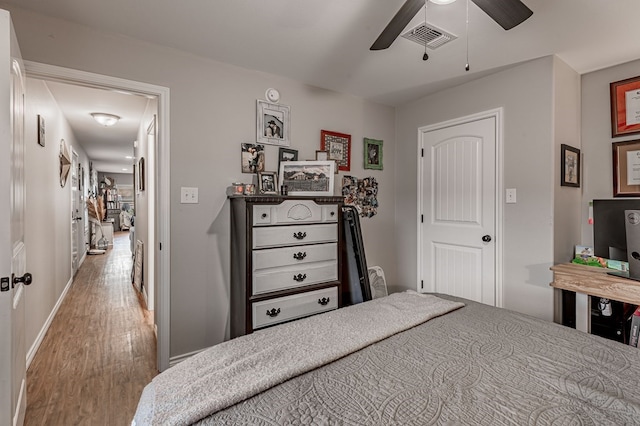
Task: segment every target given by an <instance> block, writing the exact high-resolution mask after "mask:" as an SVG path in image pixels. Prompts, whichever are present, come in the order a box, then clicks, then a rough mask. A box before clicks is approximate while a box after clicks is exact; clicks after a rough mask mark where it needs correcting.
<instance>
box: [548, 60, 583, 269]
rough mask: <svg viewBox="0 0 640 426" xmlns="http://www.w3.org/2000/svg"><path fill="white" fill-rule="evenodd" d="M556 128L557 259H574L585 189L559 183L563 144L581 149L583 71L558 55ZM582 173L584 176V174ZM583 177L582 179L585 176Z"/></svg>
mask: <svg viewBox="0 0 640 426" xmlns="http://www.w3.org/2000/svg"><path fill="white" fill-rule="evenodd" d="M553 65H554V67H553V72H554V73H553V75H554V79H553V93H554V98H553V121H554V124H553V132H554V139H555V147H554V149H553V153H554V158H552V161H553V164H554V166H553V167H554V179H553V186H554V188H555V191H554V194H555V195H554V220H553V225H554V226H553V228H554V249H553V258H554V263H566V262H570V261H571V259H573V254H574V251H575V249H574V247H575V245H576V244H580V242H581V235H580V203H581V201H582V189H583V188H584V182H581V185H580V188H574V187H569V186H560V169H561V165H560V163H561V155H560V154H561V146H560V145H561V144H566V145H570V146H572V147H574V148H578V149H580V147H581V141H580V75H578V73H576V72H575V71H574V70H573V69H571V68H570V67H569V66H568V65H567V64H565V63H564V62H562V60H560V59H558V58H554V61H553ZM583 177H584V175H583V176H581V178H583ZM582 180H583V179H582Z"/></svg>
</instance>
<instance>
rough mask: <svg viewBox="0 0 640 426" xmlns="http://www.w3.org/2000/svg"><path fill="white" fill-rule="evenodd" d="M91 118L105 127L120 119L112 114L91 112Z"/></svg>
mask: <svg viewBox="0 0 640 426" xmlns="http://www.w3.org/2000/svg"><path fill="white" fill-rule="evenodd" d="M91 116H92V117H93V118H94V119H95V120H96V121H97V122H98V123H100V124H102V125H103V126H105V127H111V126H113V125H114V124H116V123H117V122H118V120H120V117H118V116H117V115H114V114H107V113H104V112H92V113H91Z"/></svg>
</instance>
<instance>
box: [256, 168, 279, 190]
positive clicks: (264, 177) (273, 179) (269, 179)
mask: <svg viewBox="0 0 640 426" xmlns="http://www.w3.org/2000/svg"><path fill="white" fill-rule="evenodd" d="M258 192H259V193H260V194H278V174H277V173H276V172H258Z"/></svg>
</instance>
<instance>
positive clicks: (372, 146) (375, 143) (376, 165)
mask: <svg viewBox="0 0 640 426" xmlns="http://www.w3.org/2000/svg"><path fill="white" fill-rule="evenodd" d="M364 168H365V169H373V170H382V141H381V140H377V139H369V138H364Z"/></svg>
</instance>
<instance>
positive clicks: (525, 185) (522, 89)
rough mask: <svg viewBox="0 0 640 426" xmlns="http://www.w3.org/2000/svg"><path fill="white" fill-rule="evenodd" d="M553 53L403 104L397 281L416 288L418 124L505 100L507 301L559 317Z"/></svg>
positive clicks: (511, 305) (511, 306)
mask: <svg viewBox="0 0 640 426" xmlns="http://www.w3.org/2000/svg"><path fill="white" fill-rule="evenodd" d="M553 77H554V58H552V57H546V58H542V59H538V60H534V61H531V62H528V63H524V64H521V65H519V66H516V67H514V68H511V69H508V70H505V71H502V72H499V73H496V74H493V75H490V76H487V77H484V78H481V79H478V80H475V81H472V82H470V83H467V84H463V85H460V86H458V87H455V88H452V89H449V90H444V91H442V92H439V93H436V94H433V95H431V96H427V97H425V98H422V99H420V100H418V101H415V102H412V103H408V104H406V105H403V106H402V107H399V108H398V111H397V121H396V135H397V143H396V162H397V165H398V166H397V169H396V179H395V184H396V198H397V204H396V225H395V227H396V231H397V234H396V235H397V237H396V239H397V241H402V244H398V247H397V249H398V250H397V256H396V259H397V264H398V275H397V276H398V281H397V282H396V283H394V284H395V286H396V287H401V288H411V289H416V286H417V276H416V275H417V265H416V261H417V260H416V254H415V253H416V244H417V237H416V235H417V229H416V219H415V217H416V209H417V204H416V184H417V182H416V169H417V161H416V152H417V143H418V142H417V133H418V132H417V129H418V128H419V127H422V126H426V125H430V124H435V123H439V122H442V121H446V120H450V119H454V118H458V117H463V116H466V115H470V114H474V113H477V112H480V111H486V110H490V109H494V108H498V107H503V108H504V176H503V180H504V187H505V188H516V189H517V200H518V202H517V204H505V206H504V228H503V240H504V307H506V308H508V309H513V310H516V311H519V312H523V313H527V314H531V315H534V316H537V317H539V318H544V319H548V320H552V319H553V292H552V291H551V288H550V287H549V283H550V282H551V272H550V271H549V267H551V265H552V264H553V247H554V229H553V213H554V211H553V204H554V197H553V188H554V185H555V184H556V183H555V172H554V171H555V169H556V163H555V161H554V160H553V159H554V151H555V143H554V130H553V123H554V115H553V106H554V103H553V100H554V97H553Z"/></svg>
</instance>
